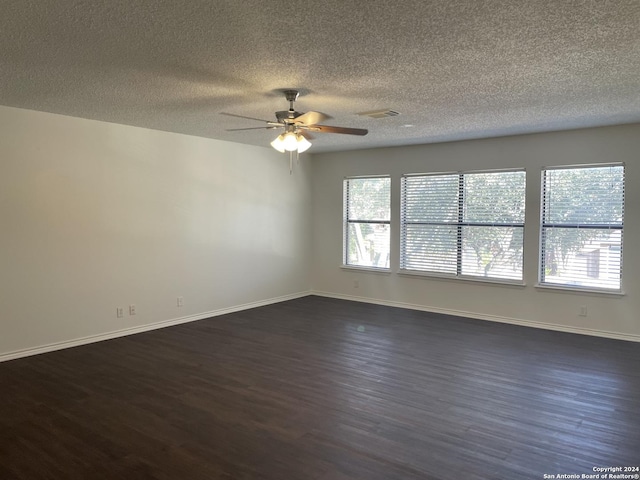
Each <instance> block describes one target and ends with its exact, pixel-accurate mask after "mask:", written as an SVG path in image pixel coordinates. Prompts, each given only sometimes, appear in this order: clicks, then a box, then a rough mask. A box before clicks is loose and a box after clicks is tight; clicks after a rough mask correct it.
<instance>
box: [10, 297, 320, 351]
mask: <svg viewBox="0 0 640 480" xmlns="http://www.w3.org/2000/svg"><path fill="white" fill-rule="evenodd" d="M310 294H311V292H309V291H307V292H298V293H293V294H290V295H283V296H280V297H274V298H269V299H266V300H259V301H257V302H250V303H245V304H242V305H236V306H233V307H227V308H221V309H219V310H213V311H211V312H203V313H198V314H195V315H187V316H185V317H179V318H172V319H169V320H163V321H161V322H155V323H150V324H147V325H140V326H137V327H131V328H124V329H122V330H115V331H112V332H106V333H100V334H98V335H91V336H88V337H83V338H75V339H73V340H66V341H64V342H57V343H50V344H48V345H42V346H39V347H33V348H26V349H23V350H16V351H13V352H8V353H2V354H0V362H6V361H8V360H15V359H17V358H22V357H30V356H32V355H39V354H41V353H47V352H53V351H55V350H62V349H65V348H71V347H78V346H80V345H86V344H89V343H95V342H102V341H103V340H111V339H112V338H118V337H125V336H127V335H134V334H136V333H143V332H148V331H150V330H157V329H159V328H165V327H171V326H173V325H180V324H182V323H188V322H195V321H196V320H204V319H205V318H210V317H218V316H220V315H226V314H227V313H234V312H239V311H241V310H248V309H250V308H256V307H263V306H265V305H271V304H273V303H280V302H285V301H287V300H294V299H296V298H301V297H306V296H308V295H310Z"/></svg>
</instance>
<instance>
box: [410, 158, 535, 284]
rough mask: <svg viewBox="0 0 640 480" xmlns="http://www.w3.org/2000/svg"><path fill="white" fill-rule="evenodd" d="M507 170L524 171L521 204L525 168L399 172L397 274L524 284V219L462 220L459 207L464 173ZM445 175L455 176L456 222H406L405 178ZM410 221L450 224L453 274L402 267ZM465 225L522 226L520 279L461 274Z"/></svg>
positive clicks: (461, 203)
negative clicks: (453, 231) (453, 241)
mask: <svg viewBox="0 0 640 480" xmlns="http://www.w3.org/2000/svg"><path fill="white" fill-rule="evenodd" d="M509 172H523V173H524V174H525V195H524V197H525V198H523V203H524V202H525V201H526V185H527V180H526V170H525V169H524V168H509V169H494V170H473V171H457V172H436V173H410V174H403V175H402V177H401V182H402V183H401V214H400V270H399V273H400V274H405V275H419V276H425V277H436V278H449V279H456V280H472V281H480V282H487V283H498V284H508V285H518V286H524V285H525V283H524V278H525V269H524V266H525V265H524V234H525V228H526V227H525V219H523V221H522V222H510V223H501V222H493V223H490V222H486V223H485V222H465V221H464V220H463V207H464V176H466V175H474V174H486V173H509ZM447 175H457V176H458V189H459V195H458V202H457V209H458V220H457V222H407V221H406V219H405V216H404V209H405V204H406V203H405V202H406V193H405V179H407V178H409V177H426V176H447ZM410 223H413V224H421V223H423V224H441V225H445V224H446V225H451V226H453V227H455V228H456V229H457V235H456V238H457V242H456V265H455V269H456V272H455V273H445V272H439V271H433V270H426V269H408V268H406V251H405V248H406V226H407V225H408V224H410ZM465 226H480V227H491V226H495V227H498V228H504V227H512V228H521V229H522V252H523V255H522V260H521V262H522V266H521V271H522V277H521V278H520V279H509V278H504V277H487V276H480V275H469V274H463V273H462V264H463V262H462V256H463V248H462V228H463V227H465Z"/></svg>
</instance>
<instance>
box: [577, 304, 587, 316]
mask: <svg viewBox="0 0 640 480" xmlns="http://www.w3.org/2000/svg"><path fill="white" fill-rule="evenodd" d="M578 315H580V316H581V317H586V316H587V306H586V305H580V312H579V313H578Z"/></svg>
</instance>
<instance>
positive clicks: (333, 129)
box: [307, 125, 369, 135]
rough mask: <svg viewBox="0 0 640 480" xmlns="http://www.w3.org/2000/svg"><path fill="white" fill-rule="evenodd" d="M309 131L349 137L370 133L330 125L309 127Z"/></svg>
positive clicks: (363, 130)
mask: <svg viewBox="0 0 640 480" xmlns="http://www.w3.org/2000/svg"><path fill="white" fill-rule="evenodd" d="M307 129H308V130H311V131H312V132H322V133H345V134H347V135H366V134H367V133H369V130H367V129H366V128H347V127H332V126H330V125H308V126H307Z"/></svg>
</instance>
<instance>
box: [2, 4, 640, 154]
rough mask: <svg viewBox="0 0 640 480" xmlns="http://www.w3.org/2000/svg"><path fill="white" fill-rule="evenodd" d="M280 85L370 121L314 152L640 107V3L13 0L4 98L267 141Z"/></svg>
mask: <svg viewBox="0 0 640 480" xmlns="http://www.w3.org/2000/svg"><path fill="white" fill-rule="evenodd" d="M287 87H297V88H300V89H302V90H303V91H304V92H306V94H305V95H303V96H301V97H300V99H299V101H298V102H297V104H296V106H297V110H299V111H303V112H305V111H309V110H317V111H321V112H324V113H327V114H329V115H331V116H333V117H334V118H333V119H331V120H329V121H327V122H326V123H327V124H329V125H339V126H347V127H360V128H368V129H369V135H367V136H366V137H356V136H350V135H336V134H318V135H317V139H316V140H315V141H314V142H313V143H314V146H313V148H312V150H311V152H313V151H315V152H321V151H335V150H346V149H354V148H366V147H378V146H391V145H403V144H415V143H428V142H437V141H446V140H457V139H465V138H478V137H488V136H498V135H507V134H516V133H527V132H538V131H548V130H561V129H570V128H578V127H587V126H599V125H611V124H619V123H630V122H640V88H639V87H640V1H639V0H620V1H615V0H611V1H608V0H591V1H586V0H585V1H580V0H573V1H572V0H555V1H552V0H526V1H517V0H504V1H499V0H487V1H479V0H450V1H417V0H416V1H403V2H389V1H388V0H384V1H383V0H368V1H349V0H340V1H337V0H326V1H325V0H322V1H314V2H310V1H298V0H286V1H285V0H269V1H264V0H244V1H237V0H226V1H219V0H191V1H189V0H182V1H176V0H173V1H171V0H135V1H134V0H108V1H96V0H3V1H2V13H1V15H0V104H2V105H8V106H14V107H22V108H27V109H33V110H41V111H46V112H55V113H60V114H65V115H72V116H77V117H84V118H91V119H97V120H104V121H108V122H116V123H122V124H127V125H137V126H141V127H147V128H152V129H159V130H166V131H172V132H179V133H186V134H191V135H197V136H202V137H210V138H217V139H223V140H230V141H234V142H241V143H247V144H253V145H265V146H266V145H268V142H269V141H271V140H272V139H273V138H274V137H275V133H274V131H271V130H250V131H247V132H227V131H226V129H228V128H240V127H257V126H260V123H258V122H253V121H251V120H243V119H239V118H233V117H226V116H222V115H220V112H229V113H234V114H239V115H246V116H251V117H258V118H264V119H269V120H271V119H274V118H275V117H274V112H275V111H276V110H285V109H286V108H287V107H288V104H287V102H286V101H285V99H284V97H283V96H282V95H281V94H280V93H277V90H278V89H282V88H287ZM385 108H390V109H392V110H395V111H398V112H400V113H401V115H399V116H397V117H390V118H383V119H372V118H369V117H362V116H358V115H357V113H359V112H363V111H370V110H378V109H385ZM410 125H411V126H410Z"/></svg>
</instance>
